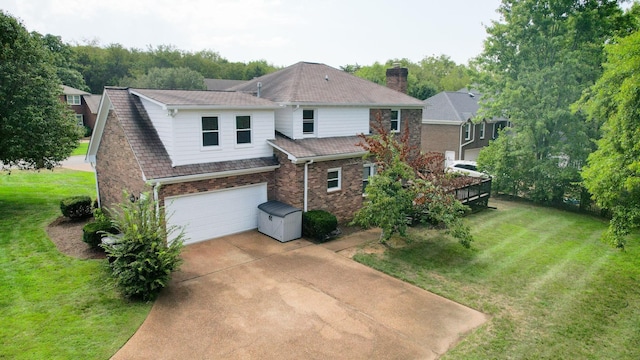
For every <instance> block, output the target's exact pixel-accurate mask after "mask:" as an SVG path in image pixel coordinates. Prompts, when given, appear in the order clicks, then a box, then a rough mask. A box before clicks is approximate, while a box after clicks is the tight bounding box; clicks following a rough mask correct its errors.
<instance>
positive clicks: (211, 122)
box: [202, 116, 218, 130]
mask: <svg viewBox="0 0 640 360" xmlns="http://www.w3.org/2000/svg"><path fill="white" fill-rule="evenodd" d="M202 130H218V117H217V116H206V117H203V118H202Z"/></svg>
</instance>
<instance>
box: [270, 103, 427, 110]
mask: <svg viewBox="0 0 640 360" xmlns="http://www.w3.org/2000/svg"><path fill="white" fill-rule="evenodd" d="M277 103H278V104H279V105H280V107H284V106H309V107H313V106H342V107H370V108H373V109H379V108H403V109H424V107H425V106H424V104H423V105H419V104H391V103H390V104H380V103H377V104H368V103H319V102H299V101H294V102H288V101H284V102H277Z"/></svg>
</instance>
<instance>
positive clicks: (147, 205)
mask: <svg viewBox="0 0 640 360" xmlns="http://www.w3.org/2000/svg"><path fill="white" fill-rule="evenodd" d="M125 195H126V196H125V197H124V200H123V201H122V203H121V204H120V205H119V206H118V208H117V209H112V211H110V214H111V215H112V216H113V223H114V225H115V226H116V228H117V230H118V231H119V232H120V233H121V234H120V235H118V236H117V238H118V241H117V242H116V243H114V244H101V245H100V246H102V248H104V249H105V251H106V253H107V256H108V257H109V261H111V264H110V266H111V270H112V275H113V276H114V278H115V279H116V283H117V284H118V285H119V287H120V289H121V290H122V293H123V294H124V296H125V297H127V298H130V299H139V300H144V301H147V300H153V299H155V298H156V297H157V296H158V294H159V293H160V291H161V290H162V289H163V288H164V287H165V286H167V284H168V283H169V280H170V278H171V273H172V272H173V271H175V270H177V269H178V267H179V266H180V263H181V262H182V259H181V258H180V251H181V250H182V247H183V241H184V231H183V229H181V228H178V227H175V226H171V227H169V228H167V227H166V219H165V215H164V213H165V212H164V208H163V207H160V206H158V204H157V202H156V201H153V200H151V196H149V194H143V196H140V199H139V200H138V201H136V202H133V203H132V202H131V201H130V200H129V196H128V194H125ZM174 234H176V235H174ZM109 235H115V234H113V233H109Z"/></svg>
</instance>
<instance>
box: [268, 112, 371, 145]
mask: <svg viewBox="0 0 640 360" xmlns="http://www.w3.org/2000/svg"><path fill="white" fill-rule="evenodd" d="M302 108H303V107H302V106H300V108H298V109H295V110H294V111H293V113H292V115H293V118H292V120H291V121H292V122H293V136H291V135H288V134H285V135H287V136H289V137H292V138H294V139H302V138H304V137H308V136H303V135H302ZM304 108H305V109H314V110H316V115H315V116H316V124H315V131H316V137H319V138H327V137H337V136H354V135H357V134H361V133H364V134H368V133H369V108H357V107H313V106H304ZM279 131H280V130H279ZM280 132H282V131H280ZM282 133H283V134H284V132H282Z"/></svg>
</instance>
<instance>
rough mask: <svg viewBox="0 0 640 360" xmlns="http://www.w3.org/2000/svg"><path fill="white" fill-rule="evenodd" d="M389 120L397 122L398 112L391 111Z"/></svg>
mask: <svg viewBox="0 0 640 360" xmlns="http://www.w3.org/2000/svg"><path fill="white" fill-rule="evenodd" d="M391 120H398V110H391Z"/></svg>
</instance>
